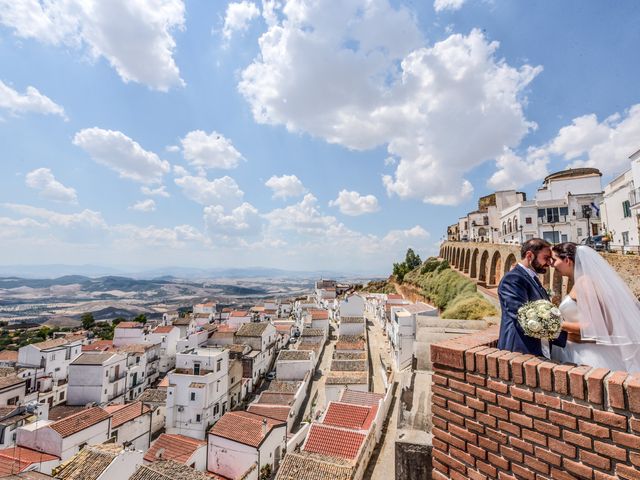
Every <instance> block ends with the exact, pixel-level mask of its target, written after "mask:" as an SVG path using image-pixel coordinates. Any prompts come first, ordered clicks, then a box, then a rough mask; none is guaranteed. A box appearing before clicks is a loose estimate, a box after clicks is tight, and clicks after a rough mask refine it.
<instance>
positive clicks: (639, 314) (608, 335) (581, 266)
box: [574, 246, 640, 360]
mask: <svg viewBox="0 0 640 480" xmlns="http://www.w3.org/2000/svg"><path fill="white" fill-rule="evenodd" d="M574 280H575V285H576V293H577V303H578V310H579V312H580V324H581V335H582V338H583V339H587V340H595V341H596V343H598V344H604V345H617V346H620V347H624V348H621V349H620V350H621V353H622V356H623V357H624V359H625V360H629V359H630V357H631V356H633V355H635V354H636V353H637V351H638V347H639V346H640V302H638V300H637V299H636V297H635V296H634V295H633V293H632V292H631V290H630V289H629V287H628V286H627V284H626V283H625V282H624V281H623V280H622V278H620V276H619V275H618V274H617V273H616V271H615V270H614V269H613V268H612V267H611V266H610V265H609V263H608V262H607V261H606V260H605V259H604V258H602V256H601V255H600V254H599V253H597V252H596V251H595V250H593V249H592V248H590V247H587V246H579V247H578V248H577V250H576V261H575V273H574ZM634 347H635V348H634Z"/></svg>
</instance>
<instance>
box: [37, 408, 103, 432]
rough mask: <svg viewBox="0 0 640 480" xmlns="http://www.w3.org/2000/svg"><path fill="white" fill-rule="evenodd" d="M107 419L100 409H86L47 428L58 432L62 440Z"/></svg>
mask: <svg viewBox="0 0 640 480" xmlns="http://www.w3.org/2000/svg"><path fill="white" fill-rule="evenodd" d="M108 418H109V414H108V413H107V412H106V411H104V410H103V409H102V408H100V407H93V408H87V409H86V410H82V411H81V412H78V413H75V414H73V415H70V416H68V417H67V418H63V419H62V420H58V421H57V422H53V423H52V424H50V425H49V428H51V429H53V430H55V431H56V432H58V433H59V434H60V435H61V436H62V438H65V437H68V436H70V435H73V434H74V433H78V432H79V431H81V430H84V429H85V428H89V427H91V426H92V425H95V424H97V423H100V422H102V421H104V420H107V419H108Z"/></svg>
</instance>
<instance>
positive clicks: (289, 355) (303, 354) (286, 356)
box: [278, 350, 311, 360]
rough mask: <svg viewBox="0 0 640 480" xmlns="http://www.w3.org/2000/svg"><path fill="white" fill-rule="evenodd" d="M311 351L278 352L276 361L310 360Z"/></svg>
mask: <svg viewBox="0 0 640 480" xmlns="http://www.w3.org/2000/svg"><path fill="white" fill-rule="evenodd" d="M310 359H311V350H280V353H279V354H278V360H310Z"/></svg>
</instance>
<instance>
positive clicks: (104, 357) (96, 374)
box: [67, 352, 127, 405]
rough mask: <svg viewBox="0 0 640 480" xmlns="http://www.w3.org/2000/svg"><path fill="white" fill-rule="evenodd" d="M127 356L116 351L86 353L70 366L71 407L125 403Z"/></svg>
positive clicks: (69, 389)
mask: <svg viewBox="0 0 640 480" xmlns="http://www.w3.org/2000/svg"><path fill="white" fill-rule="evenodd" d="M126 381H127V357H125V356H124V355H122V354H119V353H114V352H106V353H83V354H82V355H80V356H79V357H78V358H76V359H75V360H74V361H73V362H71V365H69V386H68V389H67V390H68V396H67V404H68V405H86V404H88V403H96V404H105V403H108V402H118V403H121V402H123V401H124V394H125V389H126Z"/></svg>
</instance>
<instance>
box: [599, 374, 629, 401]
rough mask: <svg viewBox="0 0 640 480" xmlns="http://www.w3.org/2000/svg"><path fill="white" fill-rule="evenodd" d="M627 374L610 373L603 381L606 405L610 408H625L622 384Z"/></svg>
mask: <svg viewBox="0 0 640 480" xmlns="http://www.w3.org/2000/svg"><path fill="white" fill-rule="evenodd" d="M628 375H629V374H628V373H627V372H612V373H611V374H609V376H608V377H607V378H605V380H604V387H605V391H606V394H607V404H608V405H609V406H610V407H612V408H619V409H624V408H625V402H624V382H625V380H626V379H627V376H628Z"/></svg>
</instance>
